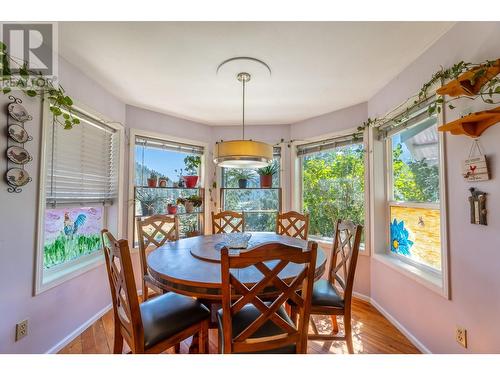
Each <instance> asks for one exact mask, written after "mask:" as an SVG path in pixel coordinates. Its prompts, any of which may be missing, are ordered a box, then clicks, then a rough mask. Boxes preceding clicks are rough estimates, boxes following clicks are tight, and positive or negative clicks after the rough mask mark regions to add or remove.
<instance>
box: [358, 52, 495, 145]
mask: <svg viewBox="0 0 500 375" xmlns="http://www.w3.org/2000/svg"><path fill="white" fill-rule="evenodd" d="M493 68H500V59H498V60H486V61H485V62H482V63H470V62H465V61H460V62H458V63H456V64H454V65H453V66H451V67H450V68H447V69H444V68H443V67H441V69H440V70H438V71H437V72H435V73H434V74H433V75H432V76H431V79H430V80H428V81H427V82H425V83H424V84H423V85H422V87H421V88H420V91H419V92H418V94H417V95H415V96H414V97H411V98H409V99H408V100H407V101H406V102H405V103H404V104H402V105H401V106H399V107H397V108H396V109H395V110H394V111H397V110H399V109H400V108H401V107H402V106H404V105H405V104H406V103H408V102H409V101H411V103H412V104H411V105H408V106H407V107H406V108H405V109H404V110H403V111H402V112H401V113H400V114H399V115H398V116H397V118H395V119H393V118H391V116H390V115H387V116H386V117H383V118H374V119H371V118H368V120H367V121H364V122H363V123H362V124H361V125H360V126H358V128H357V131H358V132H362V131H364V130H365V129H366V128H368V127H370V126H376V125H377V124H380V123H383V122H386V121H388V120H394V121H395V122H401V121H402V120H403V119H404V118H405V116H407V115H408V114H409V113H410V110H411V109H412V108H414V107H415V106H416V105H418V104H419V103H423V102H425V101H426V100H427V99H429V90H430V89H431V88H432V87H434V86H435V85H436V84H443V83H444V82H450V81H453V80H456V79H459V78H461V79H462V82H461V83H462V85H463V86H465V88H464V89H463V90H464V91H463V92H464V93H463V94H462V93H460V94H458V95H454V96H453V97H450V98H449V99H448V100H446V99H445V97H444V94H443V96H440V97H438V98H437V99H436V100H435V101H434V102H433V103H432V104H431V105H429V107H428V109H427V113H428V114H429V116H430V115H432V114H434V113H441V111H442V110H443V106H445V105H446V106H447V107H448V108H449V109H450V110H453V109H455V106H454V105H453V101H455V100H459V99H462V98H467V99H470V100H476V99H477V98H480V99H481V100H482V101H483V102H484V103H486V104H499V103H500V99H495V95H499V94H500V78H499V76H498V71H500V69H498V70H497V69H493ZM467 81H468V82H467ZM438 91H439V90H438ZM394 111H393V112H394ZM353 136H354V137H356V136H357V135H356V134H354V135H353Z"/></svg>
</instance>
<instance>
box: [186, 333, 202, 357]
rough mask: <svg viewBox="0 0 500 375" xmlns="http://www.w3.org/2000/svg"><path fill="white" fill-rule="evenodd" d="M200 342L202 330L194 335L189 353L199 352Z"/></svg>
mask: <svg viewBox="0 0 500 375" xmlns="http://www.w3.org/2000/svg"><path fill="white" fill-rule="evenodd" d="M199 342H200V332H196V333H195V334H194V335H193V340H192V341H191V345H189V354H196V353H198V350H199V347H198V343H199Z"/></svg>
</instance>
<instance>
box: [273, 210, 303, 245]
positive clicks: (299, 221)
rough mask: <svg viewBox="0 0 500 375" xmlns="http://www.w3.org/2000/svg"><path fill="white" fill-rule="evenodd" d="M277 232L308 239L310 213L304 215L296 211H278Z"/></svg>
mask: <svg viewBox="0 0 500 375" xmlns="http://www.w3.org/2000/svg"><path fill="white" fill-rule="evenodd" d="M276 233H277V234H280V235H285V236H290V237H296V238H301V239H303V240H307V236H308V234H309V214H305V215H302V214H301V213H299V212H296V211H289V212H284V213H278V215H277V216H276Z"/></svg>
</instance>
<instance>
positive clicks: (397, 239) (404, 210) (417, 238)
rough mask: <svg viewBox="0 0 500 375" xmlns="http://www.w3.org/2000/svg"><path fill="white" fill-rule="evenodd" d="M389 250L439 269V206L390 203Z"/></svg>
mask: <svg viewBox="0 0 500 375" xmlns="http://www.w3.org/2000/svg"><path fill="white" fill-rule="evenodd" d="M390 210H391V222H390V236H391V238H390V241H391V251H392V252H393V253H396V254H399V255H403V256H406V257H409V258H410V259H413V260H415V261H417V262H419V263H423V264H425V265H427V266H429V267H432V268H434V269H436V270H440V269H441V224H440V212H439V209H431V208H414V207H402V206H391V208H390Z"/></svg>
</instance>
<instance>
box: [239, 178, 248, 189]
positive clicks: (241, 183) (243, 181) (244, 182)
mask: <svg viewBox="0 0 500 375" xmlns="http://www.w3.org/2000/svg"><path fill="white" fill-rule="evenodd" d="M247 185H248V180H247V179H246V178H240V179H239V180H238V186H239V187H240V189H246V188H247Z"/></svg>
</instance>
